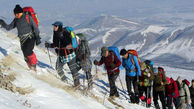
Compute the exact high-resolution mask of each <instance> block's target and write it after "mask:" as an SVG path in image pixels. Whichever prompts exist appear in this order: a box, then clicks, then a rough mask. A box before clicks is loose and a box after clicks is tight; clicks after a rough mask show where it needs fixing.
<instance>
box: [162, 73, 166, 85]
mask: <svg viewBox="0 0 194 109" xmlns="http://www.w3.org/2000/svg"><path fill="white" fill-rule="evenodd" d="M162 76H163V77H162V82H163V83H164V85H166V84H167V79H166V73H165V72H163V75H162Z"/></svg>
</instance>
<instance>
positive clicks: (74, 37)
mask: <svg viewBox="0 0 194 109" xmlns="http://www.w3.org/2000/svg"><path fill="white" fill-rule="evenodd" d="M64 29H66V30H67V31H68V32H69V33H70V34H71V40H72V46H73V48H77V46H78V44H77V39H76V35H75V34H74V32H73V28H72V27H68V26H67V27H65V28H64Z"/></svg>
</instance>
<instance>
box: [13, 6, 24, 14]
mask: <svg viewBox="0 0 194 109" xmlns="http://www.w3.org/2000/svg"><path fill="white" fill-rule="evenodd" d="M13 12H14V14H17V13H23V9H22V8H21V7H20V5H18V4H17V5H16V6H15V8H14V10H13Z"/></svg>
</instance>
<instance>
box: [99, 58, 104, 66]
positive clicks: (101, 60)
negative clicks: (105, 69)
mask: <svg viewBox="0 0 194 109" xmlns="http://www.w3.org/2000/svg"><path fill="white" fill-rule="evenodd" d="M103 63H104V59H103V57H101V59H100V61H99V62H98V66H100V65H102V64H103Z"/></svg>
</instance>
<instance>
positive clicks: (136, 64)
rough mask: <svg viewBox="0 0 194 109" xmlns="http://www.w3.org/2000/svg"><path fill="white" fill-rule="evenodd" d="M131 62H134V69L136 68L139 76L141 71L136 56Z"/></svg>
mask: <svg viewBox="0 0 194 109" xmlns="http://www.w3.org/2000/svg"><path fill="white" fill-rule="evenodd" d="M133 60H134V62H135V66H136V68H137V72H138V74H139V76H141V69H140V66H139V63H138V60H137V57H136V56H133Z"/></svg>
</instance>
